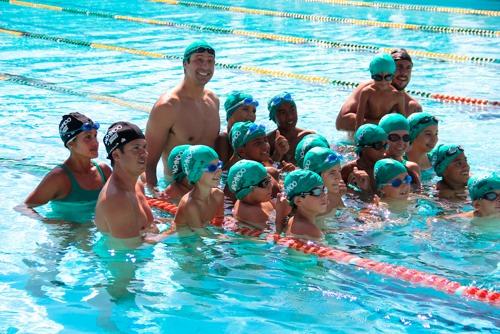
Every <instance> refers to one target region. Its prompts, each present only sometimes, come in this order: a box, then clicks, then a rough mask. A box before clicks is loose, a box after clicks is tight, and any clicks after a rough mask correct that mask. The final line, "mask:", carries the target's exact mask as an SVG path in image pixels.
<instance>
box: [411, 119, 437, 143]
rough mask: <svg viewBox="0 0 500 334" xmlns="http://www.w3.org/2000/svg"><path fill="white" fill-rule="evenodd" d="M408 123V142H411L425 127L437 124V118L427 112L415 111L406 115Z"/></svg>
mask: <svg viewBox="0 0 500 334" xmlns="http://www.w3.org/2000/svg"><path fill="white" fill-rule="evenodd" d="M408 124H409V125H410V142H413V141H414V140H415V138H417V137H418V135H419V134H420V133H422V131H424V130H425V128H427V127H429V126H431V125H438V119H437V118H436V117H434V116H432V115H431V114H429V113H428V112H416V113H413V114H411V115H410V116H408Z"/></svg>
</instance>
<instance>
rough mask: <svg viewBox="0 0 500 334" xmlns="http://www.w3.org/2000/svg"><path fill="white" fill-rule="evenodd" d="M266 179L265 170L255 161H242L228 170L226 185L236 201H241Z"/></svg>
mask: <svg viewBox="0 0 500 334" xmlns="http://www.w3.org/2000/svg"><path fill="white" fill-rule="evenodd" d="M266 177H267V170H266V168H265V167H264V165H262V164H261V163H259V162H257V161H253V160H245V159H243V160H240V161H238V162H237V163H235V164H234V165H233V166H232V167H231V168H230V169H229V173H228V175H227V185H228V187H229V190H231V192H233V193H234V194H235V195H236V198H237V199H242V198H244V197H245V196H246V195H248V194H250V193H251V192H252V190H253V189H254V188H255V187H256V186H257V184H258V183H259V182H260V181H262V180H264V179H265V178H266Z"/></svg>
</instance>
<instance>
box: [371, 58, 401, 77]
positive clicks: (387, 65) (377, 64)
mask: <svg viewBox="0 0 500 334" xmlns="http://www.w3.org/2000/svg"><path fill="white" fill-rule="evenodd" d="M395 72H396V62H395V61H394V59H392V57H391V56H390V55H388V54H386V53H380V54H378V55H376V56H375V57H374V58H373V59H372V61H371V62H370V73H371V74H372V75H375V74H380V73H388V74H394V73H395Z"/></svg>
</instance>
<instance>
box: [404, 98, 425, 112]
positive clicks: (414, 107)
mask: <svg viewBox="0 0 500 334" xmlns="http://www.w3.org/2000/svg"><path fill="white" fill-rule="evenodd" d="M405 100H407V101H408V108H406V113H407V115H406V116H407V117H408V116H410V115H411V114H413V113H416V112H422V106H421V105H420V103H418V101H417V100H415V99H414V98H412V97H411V96H410V95H408V93H405Z"/></svg>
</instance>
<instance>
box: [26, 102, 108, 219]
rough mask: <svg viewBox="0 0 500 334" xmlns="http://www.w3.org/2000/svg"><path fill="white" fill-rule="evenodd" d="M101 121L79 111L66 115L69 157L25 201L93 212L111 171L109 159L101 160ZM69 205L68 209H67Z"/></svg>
mask: <svg viewBox="0 0 500 334" xmlns="http://www.w3.org/2000/svg"><path fill="white" fill-rule="evenodd" d="M97 129H99V123H97V122H94V121H92V120H91V119H90V118H88V117H87V116H85V115H82V114H80V113H78V112H74V113H70V114H67V115H64V116H62V120H61V122H60V123H59V135H60V137H61V140H62V141H63V143H64V146H65V147H66V148H67V149H68V150H69V152H70V155H69V158H68V159H66V161H64V163H62V164H60V165H58V166H57V167H55V168H54V169H53V170H52V171H50V172H49V173H48V174H47V175H46V176H45V177H44V178H43V180H42V181H41V182H40V184H39V185H38V186H37V187H36V188H35V190H33V191H32V192H31V194H29V195H28V197H27V198H26V200H25V201H24V204H25V205H26V206H27V207H29V208H34V207H37V206H40V205H44V204H46V203H48V202H51V205H52V208H53V210H54V211H60V212H64V211H68V213H70V212H71V213H73V212H74V210H75V209H77V211H79V212H80V211H81V212H87V213H89V214H90V213H91V214H92V215H93V213H94V210H95V205H96V202H97V197H98V196H99V192H100V191H101V189H102V187H103V186H104V183H106V180H107V179H108V177H109V176H110V175H111V169H110V168H109V167H108V166H107V165H106V164H105V163H97V162H94V161H92V159H95V158H97V156H98V148H99V142H98V141H97ZM64 208H66V209H64Z"/></svg>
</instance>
